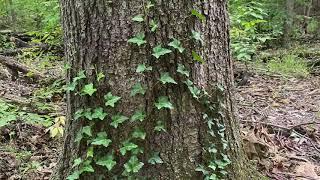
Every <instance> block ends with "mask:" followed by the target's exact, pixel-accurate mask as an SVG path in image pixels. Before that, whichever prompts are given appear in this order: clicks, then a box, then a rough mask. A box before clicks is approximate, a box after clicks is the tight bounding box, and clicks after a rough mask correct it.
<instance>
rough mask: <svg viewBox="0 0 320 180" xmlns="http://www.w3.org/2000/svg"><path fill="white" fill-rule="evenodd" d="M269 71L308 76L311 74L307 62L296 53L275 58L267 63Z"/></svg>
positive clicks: (286, 74)
mask: <svg viewBox="0 0 320 180" xmlns="http://www.w3.org/2000/svg"><path fill="white" fill-rule="evenodd" d="M267 67H268V69H269V71H271V72H273V73H279V74H281V75H283V76H286V77H288V76H294V77H306V76H308V75H309V68H308V66H307V64H306V63H305V62H304V61H303V60H302V59H300V58H298V57H297V56H295V55H286V56H284V57H283V58H282V59H279V58H274V59H273V60H271V61H269V62H268V64H267Z"/></svg>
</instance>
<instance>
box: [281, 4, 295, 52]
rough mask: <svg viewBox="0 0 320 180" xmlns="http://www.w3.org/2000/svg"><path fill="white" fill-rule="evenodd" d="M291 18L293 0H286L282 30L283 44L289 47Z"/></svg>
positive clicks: (292, 14) (291, 27) (292, 15)
mask: <svg viewBox="0 0 320 180" xmlns="http://www.w3.org/2000/svg"><path fill="white" fill-rule="evenodd" d="M293 18H294V0H286V21H285V23H284V30H283V45H284V46H285V47H287V48H288V47H290V45H291V35H292V30H293Z"/></svg>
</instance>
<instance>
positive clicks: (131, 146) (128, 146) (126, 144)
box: [120, 141, 138, 156]
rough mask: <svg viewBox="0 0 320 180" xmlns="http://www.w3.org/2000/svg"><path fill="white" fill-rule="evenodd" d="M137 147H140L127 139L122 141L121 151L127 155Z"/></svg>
mask: <svg viewBox="0 0 320 180" xmlns="http://www.w3.org/2000/svg"><path fill="white" fill-rule="evenodd" d="M136 148H138V145H136V144H134V143H132V142H129V141H125V142H123V143H122V147H121V148H120V153H121V155H122V156H124V155H126V153H127V151H131V150H133V149H136Z"/></svg>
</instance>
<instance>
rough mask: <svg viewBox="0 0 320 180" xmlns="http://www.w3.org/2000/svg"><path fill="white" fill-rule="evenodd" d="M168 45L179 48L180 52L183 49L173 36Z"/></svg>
mask: <svg viewBox="0 0 320 180" xmlns="http://www.w3.org/2000/svg"><path fill="white" fill-rule="evenodd" d="M168 45H169V46H171V47H173V48H175V49H177V50H179V52H180V53H183V51H184V48H183V47H182V46H181V42H180V41H179V40H177V39H175V38H173V41H172V42H170V43H169V44H168Z"/></svg>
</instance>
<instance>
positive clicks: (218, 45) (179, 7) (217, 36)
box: [53, 0, 253, 180]
mask: <svg viewBox="0 0 320 180" xmlns="http://www.w3.org/2000/svg"><path fill="white" fill-rule="evenodd" d="M146 3H147V2H146V1H145V0H135V1H132V0H117V1H108V0H61V7H62V15H63V16H62V19H63V27H64V32H65V33H64V36H65V37H64V38H65V52H66V59H67V61H68V63H69V64H70V65H71V67H72V68H71V69H70V70H69V72H68V78H67V79H68V81H69V82H71V81H72V79H73V78H74V77H75V76H76V75H77V73H78V72H79V71H81V70H85V72H86V76H87V78H86V79H85V80H84V81H83V82H79V86H78V87H77V90H78V91H81V89H82V88H83V87H84V85H85V84H89V83H91V82H92V83H94V85H95V87H96V88H97V92H96V93H95V94H94V95H93V96H92V97H89V96H80V95H79V93H76V92H69V93H68V95H67V103H68V119H69V121H68V124H67V127H66V129H65V130H66V135H65V142H64V149H63V152H62V157H61V160H60V163H59V166H58V168H57V171H56V173H55V174H54V175H53V179H59V180H61V179H65V178H66V177H67V176H68V175H69V174H70V173H72V171H74V169H76V168H74V169H73V168H72V164H73V160H74V159H76V158H78V157H82V158H85V156H86V152H87V149H88V146H87V145H86V144H87V143H86V142H85V140H82V141H81V143H80V144H79V143H74V141H75V138H76V134H77V132H79V131H80V130H81V128H82V127H83V126H86V125H89V124H90V123H92V122H88V121H87V120H85V119H81V120H75V118H74V114H75V112H76V111H77V110H78V109H79V108H85V107H87V108H96V107H99V106H101V107H104V110H105V111H106V112H108V116H107V117H106V118H105V120H104V121H103V122H97V123H94V124H92V126H93V134H95V133H97V132H101V131H105V132H107V133H108V137H109V138H110V139H111V140H112V143H111V144H110V146H109V147H108V148H99V147H94V154H95V156H101V154H108V153H110V152H111V151H114V152H115V153H114V156H115V160H116V161H117V165H116V166H115V167H114V168H113V170H112V171H111V172H108V171H106V170H105V169H104V168H101V167H100V166H97V165H95V163H94V160H93V162H92V163H91V164H92V166H93V167H94V168H95V173H84V174H83V175H81V177H80V178H81V179H99V178H102V179H112V178H114V177H115V176H117V177H121V173H122V171H123V170H124V168H123V165H124V164H125V163H126V162H127V161H128V159H129V158H130V156H129V155H130V153H127V154H126V156H122V155H120V154H119V153H118V151H119V148H121V146H122V142H123V141H125V140H128V139H129V138H130V137H131V136H130V135H131V132H132V131H133V129H134V128H135V127H140V128H143V129H144V131H145V132H146V139H145V140H134V139H132V140H131V142H134V143H135V144H138V145H139V147H142V148H143V149H144V151H143V153H142V154H139V155H138V158H139V160H140V161H141V162H143V163H144V166H143V167H142V169H141V170H140V171H139V173H138V175H139V177H145V178H147V179H168V180H172V179H202V178H203V174H202V173H201V172H198V171H196V169H197V168H198V167H199V166H200V165H203V166H204V167H205V168H206V169H208V171H210V170H209V168H208V166H209V164H210V162H213V161H215V160H221V161H222V162H226V161H224V160H226V159H224V160H223V158H222V156H221V155H220V154H223V153H224V154H225V155H227V156H228V157H229V158H230V160H231V161H232V163H231V164H230V165H228V166H227V167H226V169H224V170H226V171H228V174H227V177H225V178H226V179H252V178H249V177H250V175H253V173H251V174H250V175H249V173H248V172H249V170H248V169H246V167H247V166H246V163H247V162H245V161H246V158H245V155H244V152H243V150H242V144H241V137H240V133H239V132H240V131H239V126H238V122H237V121H236V119H235V117H234V106H233V105H232V104H233V99H232V93H233V91H232V87H233V79H232V62H231V60H230V54H229V32H228V31H229V24H228V16H227V8H226V5H227V2H226V0H210V1H196V2H194V1H182V0H172V1H164V0H160V1H156V2H155V5H154V7H151V8H150V9H149V10H147V9H146V8H145V7H146ZM193 9H196V10H199V12H201V13H202V14H204V15H205V16H206V19H205V20H204V22H201V20H199V19H197V18H196V17H195V16H191V10H193ZM144 13H148V15H147V16H148V17H147V18H146V20H145V21H146V22H142V23H138V22H133V21H132V20H131V19H132V18H133V17H134V16H136V15H137V14H144ZM195 14H196V13H195ZM151 19H154V20H156V22H158V26H159V27H158V29H157V30H156V32H151V31H150V28H149V26H150V25H149V24H150V22H151ZM193 30H194V31H199V32H201V34H202V36H203V37H202V39H203V42H202V43H200V42H196V41H195V40H191V39H190V37H191V34H192V31H193ZM138 32H145V34H146V38H145V39H146V41H147V43H146V44H144V45H142V46H140V47H138V46H135V45H133V44H129V43H128V42H127V40H128V39H130V38H131V37H133V36H134V35H135V34H137V33H138ZM171 38H176V39H179V40H180V41H181V42H182V46H183V47H184V48H186V51H184V53H179V52H178V51H176V50H175V51H174V49H172V50H173V52H172V53H170V54H167V55H165V56H162V57H160V59H156V58H155V57H153V56H152V48H153V47H155V46H157V45H158V44H162V47H166V48H169V47H168V46H166V44H168V43H169V42H170V41H171ZM192 51H195V52H197V53H198V54H200V55H201V56H202V57H203V59H204V61H205V62H204V63H203V64H200V63H197V62H195V61H194V60H192V54H191V52H192ZM143 63H145V64H147V66H152V67H153V70H152V71H150V72H147V73H145V74H144V75H141V74H139V73H136V72H135V71H136V68H137V66H138V65H139V64H143ZM178 63H180V64H184V65H185V66H186V67H187V68H188V69H190V71H191V73H190V80H192V81H193V82H194V84H195V85H196V86H197V87H198V88H199V89H202V90H206V92H207V93H208V94H209V95H204V96H203V97H202V98H199V99H200V100H197V99H195V98H193V97H192V95H191V93H190V91H189V90H188V88H187V86H186V85H185V83H183V81H184V80H186V79H185V77H183V76H182V75H180V74H179V73H177V66H178ZM100 72H103V73H104V74H105V75H106V78H104V79H103V80H101V81H100V82H97V81H96V75H97V74H98V73H100ZM162 72H169V73H170V76H171V77H173V78H174V79H175V81H176V82H177V84H166V85H162V84H161V83H159V76H160V74H161V73H162ZM137 82H140V83H141V84H143V85H144V86H146V87H147V92H146V94H145V95H144V96H141V95H140V96H134V97H131V96H130V91H131V89H132V87H133V86H134V85H135V84H136V83H137ZM222 87H223V89H224V90H223V89H222ZM108 92H112V94H113V95H117V96H119V97H121V98H122V99H121V100H120V102H119V103H118V104H117V105H116V107H115V108H114V109H112V108H111V109H110V108H107V107H105V106H104V104H105V101H104V98H103V97H104V95H105V94H107V93H108ZM159 96H168V97H169V99H170V102H171V103H172V104H173V106H174V109H166V110H163V109H162V110H158V109H157V108H156V107H155V105H154V103H155V102H156V101H157V99H158V97H159ZM205 97H208V102H207V103H208V104H209V105H208V104H205V103H203V102H202V100H203V99H205ZM208 106H210V107H211V108H213V109H210V107H208ZM138 109H143V110H144V111H145V112H146V114H147V117H146V119H145V120H144V121H143V122H139V123H137V122H134V123H130V122H129V121H127V122H125V123H123V124H121V125H120V126H119V127H118V128H117V129H115V128H113V127H111V126H110V122H111V120H110V119H111V118H110V116H112V115H115V114H117V113H121V114H122V115H125V116H127V117H131V116H132V115H133V114H134V112H135V111H136V110H138ZM204 114H207V115H208V116H209V118H212V119H213V123H214V125H212V126H213V127H212V129H213V131H214V134H215V135H216V137H215V138H212V137H211V135H210V134H209V128H208V118H204ZM158 121H161V122H163V124H165V128H166V131H165V132H164V131H162V132H157V131H155V130H154V128H155V126H156V124H157V122H158ZM216 122H219V124H220V126H219V127H218V123H216ZM221 126H225V127H226V130H225V132H224V134H225V139H226V141H225V142H222V140H221V139H223V138H222V137H220V138H219V135H218V131H219V128H220V132H222V134H223V130H222V131H221ZM220 136H222V135H221V133H220ZM212 145H214V146H215V148H216V149H217V150H218V155H217V157H216V159H213V157H214V155H212V153H208V151H207V150H208V147H209V146H212ZM224 145H228V146H227V147H224ZM153 152H159V156H160V158H161V159H162V161H163V163H161V164H156V165H152V164H149V163H148V159H149V157H150V155H151V154H152V153H153ZM132 153H133V152H131V154H132ZM213 163H214V162H213ZM220 170H221V169H220ZM220 170H216V171H214V172H212V173H216V174H217V175H218V176H220V175H221V171H220Z"/></svg>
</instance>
